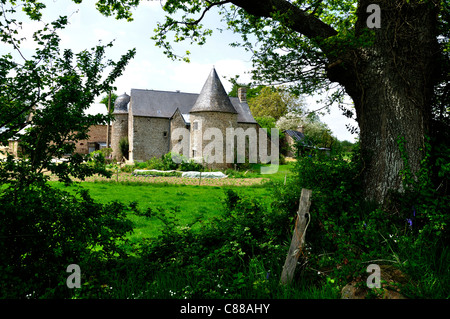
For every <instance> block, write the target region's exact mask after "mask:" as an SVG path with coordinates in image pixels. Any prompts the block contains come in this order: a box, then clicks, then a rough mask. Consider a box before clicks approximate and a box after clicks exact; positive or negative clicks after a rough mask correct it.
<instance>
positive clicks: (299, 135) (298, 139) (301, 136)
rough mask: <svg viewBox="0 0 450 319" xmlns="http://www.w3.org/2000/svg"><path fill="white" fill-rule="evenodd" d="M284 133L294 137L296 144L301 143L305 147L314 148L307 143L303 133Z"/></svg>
mask: <svg viewBox="0 0 450 319" xmlns="http://www.w3.org/2000/svg"><path fill="white" fill-rule="evenodd" d="M284 133H286V134H287V135H289V136H290V137H292V138H293V139H294V141H295V142H300V143H301V144H302V145H303V146H312V145H309V144H308V143H306V142H305V135H304V134H303V133H302V132H299V131H294V130H285V131H284Z"/></svg>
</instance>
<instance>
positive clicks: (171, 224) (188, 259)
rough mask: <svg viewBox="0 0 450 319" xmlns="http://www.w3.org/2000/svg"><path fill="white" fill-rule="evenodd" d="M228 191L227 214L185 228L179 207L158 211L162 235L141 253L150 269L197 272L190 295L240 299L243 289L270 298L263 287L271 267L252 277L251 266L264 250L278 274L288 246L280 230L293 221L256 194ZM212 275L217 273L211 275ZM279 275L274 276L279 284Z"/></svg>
mask: <svg viewBox="0 0 450 319" xmlns="http://www.w3.org/2000/svg"><path fill="white" fill-rule="evenodd" d="M225 195H226V197H225V199H224V200H223V204H224V213H223V216H221V217H220V218H213V219H212V220H210V221H203V220H202V218H201V216H199V217H198V218H197V219H196V220H195V221H194V222H193V223H191V224H188V225H185V226H181V225H179V223H178V220H177V212H178V208H175V209H174V210H166V211H159V212H158V218H159V219H160V220H161V222H162V223H163V225H164V228H163V232H162V235H161V236H160V237H159V238H158V239H157V240H155V241H152V242H151V243H149V244H148V245H147V246H146V247H144V248H143V254H142V257H143V258H144V260H146V261H147V262H148V263H149V267H158V269H160V270H164V271H175V269H179V270H181V269H183V272H184V273H186V274H195V278H197V279H198V281H196V282H194V283H191V287H190V296H191V297H192V298H199V297H200V298H221V297H228V296H229V297H239V296H241V294H242V292H243V291H253V294H256V293H258V294H260V295H259V296H261V297H262V296H266V297H268V296H270V294H271V292H270V291H269V290H266V289H261V287H260V286H261V285H262V286H264V285H265V284H264V279H263V278H266V276H267V273H268V270H266V271H263V275H262V276H260V277H259V279H258V280H259V281H256V280H251V281H250V280H249V276H250V273H251V271H250V268H252V267H254V266H255V262H256V260H257V259H258V257H257V256H262V254H264V256H265V257H264V260H265V261H266V263H265V266H266V267H269V269H270V268H272V267H276V270H275V268H272V269H274V273H277V272H278V269H279V265H277V260H278V259H279V256H282V255H284V254H285V250H286V247H283V246H282V240H283V239H284V237H283V236H281V237H280V236H279V234H280V233H284V230H285V227H286V223H288V222H289V220H288V219H287V218H286V215H280V214H273V213H271V212H269V211H268V210H267V209H266V208H264V207H263V205H262V204H261V203H260V202H259V201H257V200H255V199H253V198H250V197H246V196H241V195H239V194H237V193H236V192H234V191H232V190H226V192H225ZM195 223H199V224H200V225H199V226H200V228H199V229H198V231H194V230H193V229H192V226H193V225H194V224H195ZM272 262H274V263H272ZM211 273H214V274H217V277H215V276H211V275H208V274H211ZM275 278H276V277H275ZM275 278H271V279H272V280H274V281H275V282H276V279H275ZM272 286H273V285H272ZM166 289H167V288H166ZM225 292H227V293H226V294H225Z"/></svg>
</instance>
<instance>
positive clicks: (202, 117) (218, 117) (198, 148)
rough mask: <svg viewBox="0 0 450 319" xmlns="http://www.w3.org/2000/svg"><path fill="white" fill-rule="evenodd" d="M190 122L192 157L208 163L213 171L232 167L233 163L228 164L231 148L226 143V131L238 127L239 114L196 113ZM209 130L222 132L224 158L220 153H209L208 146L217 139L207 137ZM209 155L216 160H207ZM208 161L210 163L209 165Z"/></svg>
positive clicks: (191, 115) (192, 115) (192, 114)
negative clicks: (213, 129) (227, 153)
mask: <svg viewBox="0 0 450 319" xmlns="http://www.w3.org/2000/svg"><path fill="white" fill-rule="evenodd" d="M190 122H191V147H190V157H192V158H194V159H200V158H202V159H203V161H205V162H207V166H208V168H212V169H225V168H228V167H231V163H227V162H226V150H227V147H229V146H227V143H226V129H227V128H231V127H233V128H236V127H237V114H233V113H219V112H195V113H191V114H190ZM196 123H197V124H196ZM208 128H216V129H218V130H220V131H221V132H222V137H223V139H222V145H223V148H222V151H223V153H222V156H220V154H219V153H215V152H208V151H207V147H208V144H210V143H211V142H212V140H215V139H216V138H217V137H215V136H211V139H207V138H208V136H206V135H205V132H206V130H207V129H208ZM204 153H205V154H204ZM208 153H211V154H212V155H213V157H214V158H213V157H210V158H206V157H207V156H206V154H208ZM220 157H221V158H220ZM208 161H209V162H210V163H208ZM211 161H212V162H211Z"/></svg>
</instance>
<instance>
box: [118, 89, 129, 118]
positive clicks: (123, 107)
mask: <svg viewBox="0 0 450 319" xmlns="http://www.w3.org/2000/svg"><path fill="white" fill-rule="evenodd" d="M128 103H130V96H129V95H128V94H127V93H124V94H122V95H120V96H119V97H117V99H116V101H115V102H114V113H126V112H128V109H127V106H128Z"/></svg>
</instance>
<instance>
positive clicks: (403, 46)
mask: <svg viewBox="0 0 450 319" xmlns="http://www.w3.org/2000/svg"><path fill="white" fill-rule="evenodd" d="M360 2H361V3H360V7H359V14H358V17H359V20H358V23H357V26H356V30H357V34H361V32H362V31H363V30H364V29H366V30H367V25H366V19H367V16H368V14H367V13H366V8H367V6H368V5H369V4H370V3H373V2H374V1H372V0H369V1H367V0H365V1H364V0H363V1H360ZM417 2H418V1H411V3H410V4H407V3H406V1H402V0H384V1H378V3H379V5H380V8H381V28H379V29H374V30H373V32H374V36H372V39H373V40H374V42H373V43H372V44H370V45H367V46H366V47H364V48H358V49H355V50H354V51H352V52H351V54H350V53H347V54H346V56H345V57H344V58H342V61H343V62H344V63H340V65H338V66H337V67H334V68H330V69H329V70H328V74H329V77H330V79H331V80H335V81H338V82H340V83H341V84H343V85H344V86H345V88H346V91H347V93H348V94H349V95H350V96H351V97H352V99H353V101H354V104H355V110H356V115H357V122H358V124H359V128H360V141H361V150H362V152H363V154H365V155H367V157H366V162H365V170H364V172H363V178H364V191H365V197H366V199H369V200H374V201H376V202H379V203H383V202H384V201H385V200H386V196H387V194H388V192H389V190H394V191H402V183H401V176H400V174H399V173H400V170H402V169H403V168H404V162H403V159H402V154H401V152H400V149H399V146H398V143H397V139H398V138H399V137H403V138H404V139H405V142H406V143H405V151H406V155H407V157H408V160H409V166H410V169H411V172H412V173H413V174H415V173H417V172H418V170H419V167H420V161H421V158H422V156H421V152H420V149H421V147H422V146H423V145H424V137H425V135H426V134H427V132H428V130H429V121H430V113H431V108H430V104H431V97H432V92H433V87H434V81H433V74H434V72H435V70H436V66H435V61H436V57H435V55H436V54H437V52H438V49H437V41H436V28H435V27H436V25H435V24H436V7H435V6H434V5H433V4H432V3H431V1H426V2H427V3H422V4H418V3H417Z"/></svg>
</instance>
